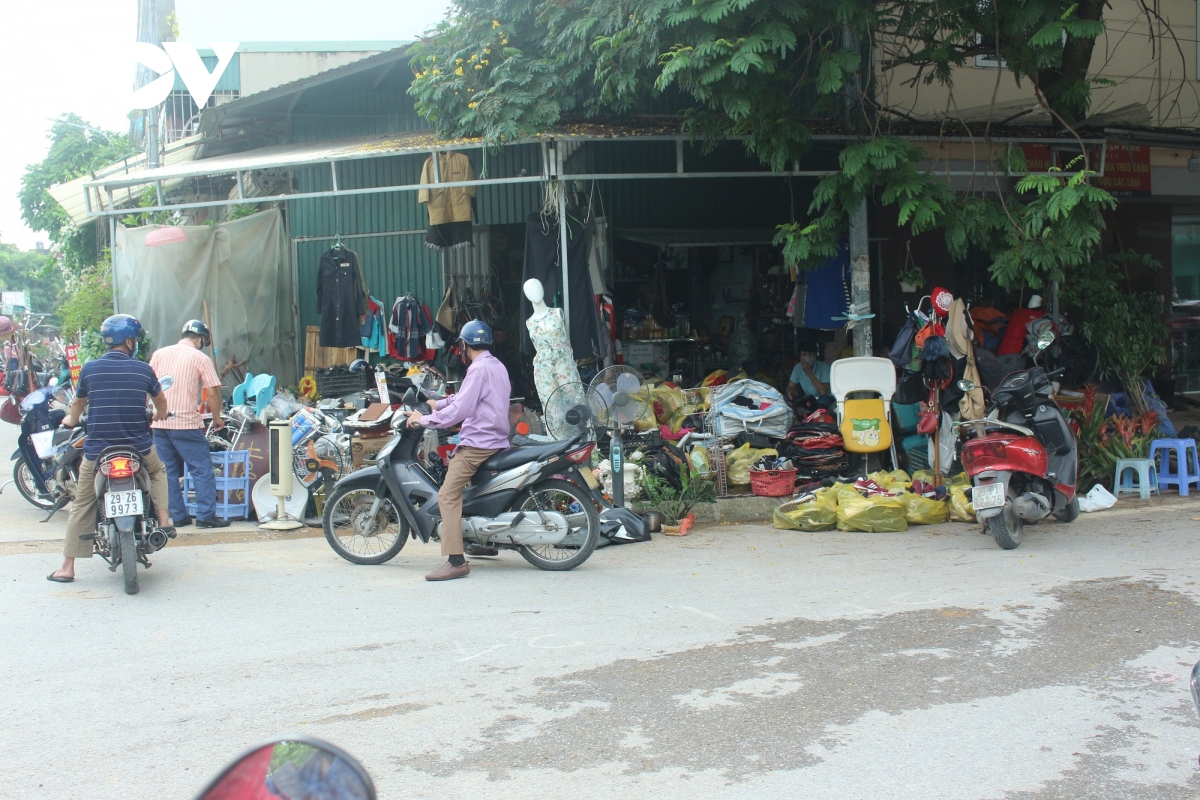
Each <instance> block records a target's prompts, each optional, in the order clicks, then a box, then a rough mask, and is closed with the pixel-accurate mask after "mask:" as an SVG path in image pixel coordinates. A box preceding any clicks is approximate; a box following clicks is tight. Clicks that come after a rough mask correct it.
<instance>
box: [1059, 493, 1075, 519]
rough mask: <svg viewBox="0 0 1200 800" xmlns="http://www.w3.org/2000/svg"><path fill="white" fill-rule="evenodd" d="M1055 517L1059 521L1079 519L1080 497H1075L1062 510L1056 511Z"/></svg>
mask: <svg viewBox="0 0 1200 800" xmlns="http://www.w3.org/2000/svg"><path fill="white" fill-rule="evenodd" d="M1054 518H1055V519H1056V520H1058V521H1059V522H1074V521H1075V520H1077V519H1079V498H1078V497H1076V498H1073V499H1072V500H1071V502H1069V503H1067V504H1066V505H1065V506H1064V507H1063V509H1062V510H1061V511H1055V512H1054Z"/></svg>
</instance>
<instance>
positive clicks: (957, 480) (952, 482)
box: [946, 472, 971, 489]
mask: <svg viewBox="0 0 1200 800" xmlns="http://www.w3.org/2000/svg"><path fill="white" fill-rule="evenodd" d="M970 485H971V479H970V478H968V477H967V473H965V472H960V473H958V474H957V475H955V476H954V477H952V478H950V479H948V480H947V481H946V488H947V489H952V488H954V487H955V486H961V487H963V488H964V489H965V488H966V487H968V486H970Z"/></svg>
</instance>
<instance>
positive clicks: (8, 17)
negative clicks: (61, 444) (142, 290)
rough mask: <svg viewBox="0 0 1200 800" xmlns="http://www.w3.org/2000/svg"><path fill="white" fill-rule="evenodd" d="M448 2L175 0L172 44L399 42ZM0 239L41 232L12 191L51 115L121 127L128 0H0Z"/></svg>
mask: <svg viewBox="0 0 1200 800" xmlns="http://www.w3.org/2000/svg"><path fill="white" fill-rule="evenodd" d="M448 6H449V2H448V0H176V2H175V9H176V11H177V13H178V16H179V28H180V37H179V38H180V41H183V42H187V43H189V44H193V45H196V46H197V47H207V46H208V45H209V44H210V43H211V42H214V41H215V42H260V41H330V40H346V41H354V40H397V39H399V40H406V39H413V38H416V36H417V35H419V34H420V33H422V32H423V31H425V30H428V29H429V28H430V27H432V26H433V25H435V24H436V23H437V22H438V21H439V20H440V19H442V17H443V16H444V15H445V13H446V9H447V8H448ZM0 30H3V31H5V32H6V33H7V34H8V35H7V36H5V60H4V69H3V72H2V73H0V108H2V109H4V125H3V126H2V127H0V242H7V243H11V244H16V245H18V246H19V247H22V248H25V249H30V248H32V247H33V246H34V244H35V242H38V241H44V242H46V243H47V244H49V239H48V238H47V237H46V235H45V234H44V233H39V232H37V231H31V230H29V229H28V228H27V227H26V226H25V224H24V223H23V222H22V221H21V209H20V205H19V204H18V202H17V192H18V191H20V188H21V176H22V175H23V174H24V172H25V167H26V166H27V165H28V164H35V163H37V162H39V161H41V160H42V159H43V158H44V157H45V155H46V151H47V149H48V147H49V142H48V141H47V139H46V134H47V132H48V131H49V129H50V126H51V125H52V124H53V120H54V119H55V118H56V117H58V116H60V115H62V114H65V113H68V112H73V113H76V114H78V115H79V116H81V117H83V118H84V119H86V120H87V121H88V122H89V123H90V124H92V125H95V126H97V127H99V128H103V129H105V130H117V131H124V130H127V128H128V124H129V123H128V119H127V117H126V114H127V112H128V111H129V104H128V97H129V95H130V93H131V91H132V84H133V69H134V67H133V61H132V60H131V58H130V55H129V48H130V45H131V43H132V42H133V41H134V38H135V36H136V33H137V3H136V0H37V1H36V2H18V0H0Z"/></svg>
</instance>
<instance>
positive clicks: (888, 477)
mask: <svg viewBox="0 0 1200 800" xmlns="http://www.w3.org/2000/svg"><path fill="white" fill-rule="evenodd" d="M867 478H869V479H870V480H873V481H875V483H877V484H879V485H880V486H882V487H883V488H884V489H887V490H888V491H889V492H894V491H896V490H897V489H907V488H908V487H910V486H912V482H913V479H912V478H910V477H909V476H908V473H907V472H905V471H904V470H902V469H894V470H892V471H891V472H884V471H883V470H880V471H879V472H872V473H871V474H870V475H868V476H867Z"/></svg>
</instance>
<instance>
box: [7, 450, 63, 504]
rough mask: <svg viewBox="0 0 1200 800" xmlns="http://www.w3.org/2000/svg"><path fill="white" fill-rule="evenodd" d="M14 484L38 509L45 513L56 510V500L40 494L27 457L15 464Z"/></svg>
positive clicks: (19, 459) (22, 495)
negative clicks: (26, 459)
mask: <svg viewBox="0 0 1200 800" xmlns="http://www.w3.org/2000/svg"><path fill="white" fill-rule="evenodd" d="M13 483H15V484H16V485H17V491H18V492H20V493H21V497H24V498H25V499H26V500H28V501H29V502H30V503H32V504H33V505H34V507H36V508H40V509H42V510H43V511H49V510H50V509H52V508H54V500H53V499H51V498H49V497H43V496H42V495H40V494H38V487H37V482H36V481H35V480H34V479H33V473H32V472H30V471H29V464H28V463H27V462H26V461H25V456H21V457H20V458H18V459H17V462H16V463H15V464H13Z"/></svg>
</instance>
